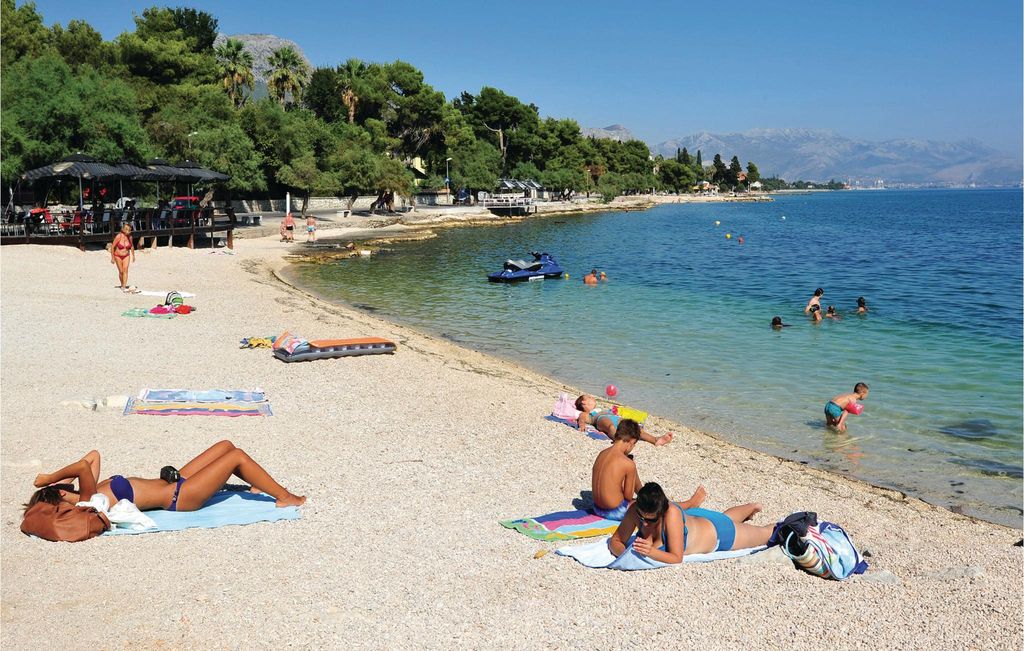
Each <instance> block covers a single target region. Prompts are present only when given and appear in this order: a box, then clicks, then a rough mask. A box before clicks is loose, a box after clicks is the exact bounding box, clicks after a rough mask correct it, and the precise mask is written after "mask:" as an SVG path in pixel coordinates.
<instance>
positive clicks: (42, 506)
mask: <svg viewBox="0 0 1024 651" xmlns="http://www.w3.org/2000/svg"><path fill="white" fill-rule="evenodd" d="M109 529H110V520H109V519H107V516H105V515H103V514H102V513H100V512H99V511H97V510H96V509H94V508H90V507H86V506H73V505H71V504H68V503H67V502H61V503H60V504H49V503H47V502H36V503H35V504H33V505H32V506H31V507H29V509H28V510H27V511H25V517H24V518H22V520H21V531H22V533H25V534H28V535H29V536H36V537H37V538H42V539H43V540H50V541H53V542H80V541H82V540H89V539H90V538H95V537H96V536H98V535H100V534H101V533H103V532H104V531H107V530H109Z"/></svg>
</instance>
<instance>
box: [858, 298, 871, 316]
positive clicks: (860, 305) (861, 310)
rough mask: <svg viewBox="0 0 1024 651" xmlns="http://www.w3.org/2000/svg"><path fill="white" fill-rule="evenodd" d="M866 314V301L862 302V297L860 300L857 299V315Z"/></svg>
mask: <svg viewBox="0 0 1024 651" xmlns="http://www.w3.org/2000/svg"><path fill="white" fill-rule="evenodd" d="M867 313H868V303H867V301H865V300H864V297H863V296H861V297H860V298H858V299H857V314H867Z"/></svg>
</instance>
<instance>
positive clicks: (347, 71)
mask: <svg viewBox="0 0 1024 651" xmlns="http://www.w3.org/2000/svg"><path fill="white" fill-rule="evenodd" d="M366 73H367V67H366V64H365V63H363V62H362V61H360V60H359V59H349V60H348V61H346V62H345V63H343V64H341V65H340V66H338V70H337V80H338V82H337V83H338V93H340V96H341V103H342V104H344V105H345V109H346V111H347V113H348V123H349V124H355V121H356V110H358V108H359V100H360V98H361V97H362V96H363V95H364V94H365V90H364V88H365V86H366V82H365V77H366Z"/></svg>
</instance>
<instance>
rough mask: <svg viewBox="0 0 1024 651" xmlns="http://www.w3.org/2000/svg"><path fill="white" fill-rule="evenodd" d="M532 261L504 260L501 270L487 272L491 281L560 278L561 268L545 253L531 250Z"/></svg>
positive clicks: (514, 281)
mask: <svg viewBox="0 0 1024 651" xmlns="http://www.w3.org/2000/svg"><path fill="white" fill-rule="evenodd" d="M530 255H532V256H533V262H526V261H524V260H506V261H505V266H504V267H503V268H502V270H501V271H497V272H495V273H492V274H487V280H489V281H491V282H492V283H517V282H519V281H522V280H544V279H545V278H561V277H562V275H563V274H565V271H563V270H562V268H561V267H560V266H558V263H557V262H555V259H554V258H552V257H551V256H550V255H548V254H547V253H536V252H531V253H530Z"/></svg>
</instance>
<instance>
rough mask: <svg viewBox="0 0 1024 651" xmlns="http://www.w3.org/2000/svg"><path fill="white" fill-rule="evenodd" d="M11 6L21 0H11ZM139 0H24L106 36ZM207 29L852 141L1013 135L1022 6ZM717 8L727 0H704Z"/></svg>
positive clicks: (371, 12) (402, 13) (668, 130)
mask: <svg viewBox="0 0 1024 651" xmlns="http://www.w3.org/2000/svg"><path fill="white" fill-rule="evenodd" d="M18 4H22V0H19V1H18ZM157 4H159V3H158V2H155V1H154V0H149V1H148V2H147V1H136V0H96V1H95V2H89V3H83V2H73V1H71V0H37V2H36V7H37V10H38V11H39V13H40V14H41V15H42V16H43V20H44V22H45V23H46V24H47V25H52V24H53V23H55V22H59V23H62V24H64V25H66V24H67V22H68V21H69V20H73V19H82V20H86V21H87V22H89V24H91V25H92V26H93V27H94V28H96V29H97V30H99V31H100V32H101V33H102V34H103V36H104V37H105V38H106V39H114V38H116V37H117V35H118V34H120V33H121V32H124V31H131V30H133V29H134V22H133V20H132V15H133V13H134V14H141V12H142V10H143V9H145V8H146V7H150V6H154V5H157ZM166 4H167V5H169V6H192V7H195V8H197V9H201V10H203V11H206V12H209V13H210V14H212V15H213V16H215V17H216V18H217V19H218V20H219V24H220V31H221V32H223V33H225V34H228V35H231V34H246V33H264V34H274V35H276V36H280V37H282V38H287V39H291V40H294V41H295V42H297V43H298V44H299V46H300V47H301V48H302V50H303V51H304V53H305V54H306V56H307V58H308V59H309V60H310V61H311V62H312V63H313V64H314V65H315V66H335V65H337V64H339V63H341V62H343V61H345V60H346V59H349V58H352V57H355V58H359V59H362V60H364V61H376V62H385V61H394V60H397V59H400V60H403V61H407V62H409V63H411V64H413V65H414V66H416V67H417V68H419V69H420V70H422V71H423V74H424V77H425V79H426V81H427V83H429V84H430V85H432V86H433V87H434V88H436V89H438V90H441V91H442V92H444V94H445V96H446V97H448V98H449V99H450V98H452V97H454V96H457V95H459V94H460V93H461V92H462V91H467V90H468V91H470V92H473V93H476V92H479V90H480V88H481V87H483V86H493V87H495V88H499V89H501V90H503V91H505V92H507V93H509V94H511V95H515V96H516V97H518V98H519V99H520V100H522V101H524V102H527V103H533V104H536V105H537V106H538V107H539V108H540V112H541V115H542V116H552V117H558V118H564V117H568V118H574V119H575V120H577V121H578V122H579V123H580V125H581V126H584V127H604V126H608V125H611V124H622V125H623V126H625V127H627V128H628V129H630V130H631V131H632V132H633V133H634V135H636V136H637V137H639V138H641V139H643V140H646V141H647V142H648V143H649V144H651V145H655V144H657V143H659V142H662V141H665V140H668V139H672V138H678V137H682V136H685V135H689V134H692V133H696V132H699V131H709V132H712V133H731V132H740V131H747V130H750V129H755V128H814V129H830V130H833V131H835V132H836V133H837V134H839V135H842V136H846V137H849V138H855V139H862V140H888V139H893V138H917V139H927V140H939V141H959V140H965V139H974V140H979V141H981V142H982V143H984V144H986V145H988V146H990V147H993V148H995V149H998V150H1000V151H1003V152H1006V153H1010V154H1013V155H1014V156H1018V157H1019V156H1020V155H1021V149H1022V136H1024V134H1022V122H1024V112H1022V96H1024V82H1022V74H1024V73H1022V52H1024V50H1022V3H1021V2H1020V0H985V1H983V2H977V3H967V2H962V1H950V0H932V1H923V0H920V1H918V0H900V1H898V2H891V1H889V2H876V1H874V0H865V1H862V2H856V3H850V2H843V3H840V2H838V1H832V2H828V1H826V2H820V1H819V2H784V3H767V4H766V3H732V4H730V5H728V6H729V9H727V10H722V9H718V8H716V7H713V6H707V5H710V4H713V3H706V2H701V3H697V2H686V1H684V0H676V1H668V2H662V1H660V0H651V1H645V2H635V1H634V2H622V1H620V2H606V1H604V0H590V1H588V2H577V1H570V0H562V1H559V0H555V1H553V2H552V1H550V0H549V1H548V2H533V1H532V0H522V1H519V2H511V3H510V2H504V3H492V2H485V1H483V0H479V1H473V0H457V1H452V2H436V3H425V2H406V1H404V0H403V1H395V2H389V1H387V0H382V1H380V2H377V3H370V2H366V1H365V0H363V1H360V2H348V1H344V0H342V1H338V0H306V1H303V0H295V1H293V2H282V1H281V0H231V1H229V0H206V1H204V2H193V3H188V2H187V0H178V1H177V2H173V1H172V2H168V3H166ZM716 4H718V6H725V5H722V4H721V3H716Z"/></svg>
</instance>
